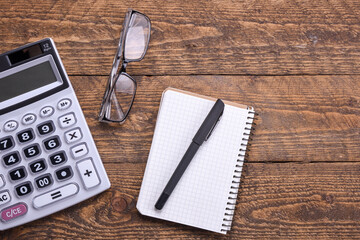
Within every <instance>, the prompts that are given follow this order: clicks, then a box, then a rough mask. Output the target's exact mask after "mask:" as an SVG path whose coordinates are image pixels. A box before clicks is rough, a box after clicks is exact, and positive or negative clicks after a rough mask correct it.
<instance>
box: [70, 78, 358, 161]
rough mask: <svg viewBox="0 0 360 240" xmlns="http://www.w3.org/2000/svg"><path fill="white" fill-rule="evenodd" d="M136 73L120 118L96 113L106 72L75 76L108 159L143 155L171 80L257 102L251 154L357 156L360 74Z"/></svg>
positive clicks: (259, 157)
mask: <svg viewBox="0 0 360 240" xmlns="http://www.w3.org/2000/svg"><path fill="white" fill-rule="evenodd" d="M135 78H136V79H137V81H138V92H137V96H136V99H135V103H134V105H133V108H132V112H131V113H130V115H129V119H128V120H127V121H126V122H125V124H124V125H121V126H119V125H107V124H101V123H99V122H98V121H97V119H96V116H97V113H98V111H99V109H98V108H99V106H100V102H101V97H102V94H103V92H102V91H103V89H105V82H106V77H72V78H71V79H72V80H73V83H74V87H75V89H76V92H77V95H78V97H79V99H80V103H81V105H82V108H83V109H84V111H85V114H86V116H87V120H88V124H89V126H90V128H91V131H92V133H93V135H94V138H95V141H96V143H97V145H98V147H99V151H100V153H101V155H102V156H103V158H104V161H106V162H109V163H113V162H114V161H119V160H121V161H122V162H124V161H125V162H129V163H134V162H138V161H141V162H143V163H145V162H146V159H147V153H148V151H149V149H150V145H151V140H152V135H153V130H154V126H155V122H156V117H157V111H158V107H159V102H160V98H161V93H162V91H163V90H164V89H165V88H167V87H168V86H171V87H175V88H180V89H183V90H187V91H192V92H195V93H199V94H203V95H207V96H211V97H215V98H222V99H224V100H230V101H234V102H237V103H243V104H246V105H250V106H253V107H254V108H255V110H256V111H257V112H258V113H259V117H258V121H257V123H258V126H257V127H256V131H255V135H254V137H253V138H254V141H253V142H252V147H251V154H250V158H249V161H250V162H317V161H326V162H333V161H335V162H336V161H338V162H339V161H345V162H349V161H359V152H360V145H359V140H360V139H359V137H360V108H359V107H360V88H359V85H358V82H359V81H360V76H278V77H272V76H268V77H264V76H263V77H254V76H253V77H245V76H166V77H164V76H154V77H135ZM84 83H86V84H84ZM108 146H112V147H111V148H109V147H108ZM119 153H121V155H119ZM134 155H136V157H135V156H134ZM119 158H120V159H119Z"/></svg>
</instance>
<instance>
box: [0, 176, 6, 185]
mask: <svg viewBox="0 0 360 240" xmlns="http://www.w3.org/2000/svg"><path fill="white" fill-rule="evenodd" d="M3 186H5V180H4V177H3V175H1V174H0V188H2V187H3Z"/></svg>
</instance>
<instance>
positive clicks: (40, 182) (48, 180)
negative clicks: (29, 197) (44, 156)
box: [35, 174, 53, 189]
mask: <svg viewBox="0 0 360 240" xmlns="http://www.w3.org/2000/svg"><path fill="white" fill-rule="evenodd" d="M35 183H36V187H37V188H39V189H40V188H45V187H47V186H50V185H51V184H52V183H53V180H52V177H51V175H50V174H46V175H42V176H40V177H38V178H36V179H35Z"/></svg>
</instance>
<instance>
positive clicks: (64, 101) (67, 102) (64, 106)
mask: <svg viewBox="0 0 360 240" xmlns="http://www.w3.org/2000/svg"><path fill="white" fill-rule="evenodd" d="M70 106H71V100H70V99H68V98H65V99H62V100H60V101H59V102H58V105H57V108H58V109H59V110H65V109H68V108H69V107H70Z"/></svg>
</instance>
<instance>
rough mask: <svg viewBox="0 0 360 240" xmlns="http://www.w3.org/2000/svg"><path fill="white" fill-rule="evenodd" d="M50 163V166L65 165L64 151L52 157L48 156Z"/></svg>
mask: <svg viewBox="0 0 360 240" xmlns="http://www.w3.org/2000/svg"><path fill="white" fill-rule="evenodd" d="M49 158H50V162H51V164H52V165H54V166H56V165H60V164H62V163H65V162H66V161H67V156H66V153H65V152H64V151H62V152H58V153H55V154H53V155H50V157H49Z"/></svg>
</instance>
